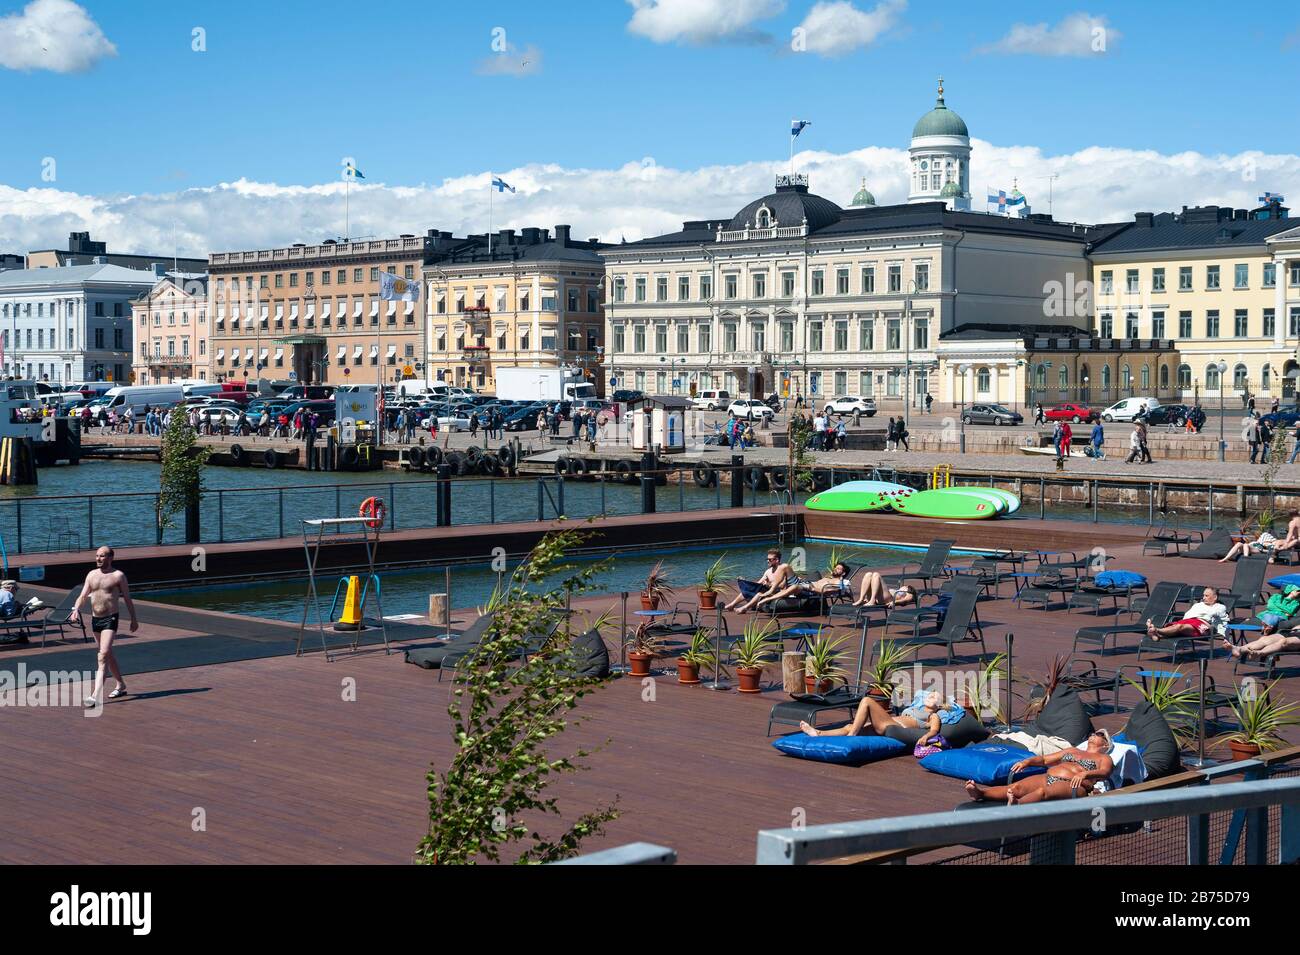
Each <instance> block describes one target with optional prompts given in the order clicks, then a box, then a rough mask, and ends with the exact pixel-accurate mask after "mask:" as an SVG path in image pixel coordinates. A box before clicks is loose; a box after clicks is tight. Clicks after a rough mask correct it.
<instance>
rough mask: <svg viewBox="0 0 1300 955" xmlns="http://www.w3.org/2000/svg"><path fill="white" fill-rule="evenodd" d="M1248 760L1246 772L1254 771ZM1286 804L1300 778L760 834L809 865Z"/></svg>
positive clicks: (764, 855) (768, 849) (787, 857)
mask: <svg viewBox="0 0 1300 955" xmlns="http://www.w3.org/2000/svg"><path fill="white" fill-rule="evenodd" d="M1250 762H1251V761H1244V762H1243V763H1242V764H1241V768H1242V769H1243V771H1244V770H1246V769H1248V768H1250ZM1275 804H1283V805H1287V806H1300V778H1287V779H1268V780H1255V781H1250V782H1238V783H1224V784H1222V785H1216V786H1192V787H1183V788H1180V789H1172V790H1165V791H1161V792H1134V793H1128V792H1123V791H1121V792H1118V793H1116V794H1114V795H1113V796H1110V797H1108V798H1107V799H1106V800H1105V802H1104V803H1103V802H1100V801H1099V800H1094V799H1075V800H1070V801H1068V802H1066V801H1062V802H1039V803H1033V804H1030V805H1013V806H994V807H990V808H987V809H983V810H981V811H978V812H968V813H953V812H935V813H926V814H923V815H919V816H898V817H892V818H887V819H872V820H865V821H859V822H845V823H835V824H830V825H821V826H809V827H807V828H804V829H767V830H763V831H760V832H759V833H758V847H757V856H756V861H757V862H758V864H760V865H807V864H809V863H811V862H816V861H819V860H823V859H833V858H840V857H843V856H850V855H857V854H860V853H868V852H886V851H890V850H894V849H903V848H910V847H918V846H931V847H933V846H946V845H958V844H963V843H969V842H974V841H979V840H988V839H1007V838H1016V837H1026V836H1043V835H1049V834H1053V833H1068V832H1076V831H1080V830H1088V829H1090V828H1091V826H1092V824H1093V822H1094V820H1095V818H1096V815H1095V813H1096V811H1097V810H1098V809H1101V808H1103V807H1104V811H1105V815H1106V823H1107V825H1108V826H1116V825H1123V824H1125V823H1134V822H1137V823H1141V822H1146V821H1148V820H1154V819H1163V818H1167V817H1169V816H1200V815H1207V814H1209V813H1212V812H1224V811H1230V810H1236V809H1257V808H1260V807H1263V806H1270V805H1275Z"/></svg>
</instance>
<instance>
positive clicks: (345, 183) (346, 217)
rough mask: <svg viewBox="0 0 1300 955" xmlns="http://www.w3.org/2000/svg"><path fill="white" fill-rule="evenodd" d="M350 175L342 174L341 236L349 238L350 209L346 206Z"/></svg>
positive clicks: (350, 184)
mask: <svg viewBox="0 0 1300 955" xmlns="http://www.w3.org/2000/svg"><path fill="white" fill-rule="evenodd" d="M351 191H352V176H351V175H350V174H348V173H345V174H344V176H343V238H344V239H345V240H346V239H348V238H349V236H350V233H351V232H352V220H351V210H350V209H349V208H348V199H350V198H351V196H350V193H351Z"/></svg>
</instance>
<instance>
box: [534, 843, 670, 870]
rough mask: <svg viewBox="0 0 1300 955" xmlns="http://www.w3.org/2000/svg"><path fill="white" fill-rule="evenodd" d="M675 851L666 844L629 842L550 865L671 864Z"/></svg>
mask: <svg viewBox="0 0 1300 955" xmlns="http://www.w3.org/2000/svg"><path fill="white" fill-rule="evenodd" d="M676 861H677V853H676V851H675V850H673V849H669V848H667V847H666V846H656V845H654V844H652V843H649V842H630V843H628V844H627V845H625V846H618V847H617V848H614V849H604V850H602V851H600V852H591V853H588V854H587V855H581V856H575V857H574V858H572V859H565V860H563V861H561V862H552V863H551V865H672V864H673V863H674V862H676Z"/></svg>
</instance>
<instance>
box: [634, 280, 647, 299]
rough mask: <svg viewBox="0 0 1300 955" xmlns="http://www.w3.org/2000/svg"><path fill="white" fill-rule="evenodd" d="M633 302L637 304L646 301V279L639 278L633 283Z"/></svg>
mask: <svg viewBox="0 0 1300 955" xmlns="http://www.w3.org/2000/svg"><path fill="white" fill-rule="evenodd" d="M632 289H633V291H632V300H633V301H635V302H644V301H645V278H644V277H640V276H638V277H637V278H636V279H634V280H633V283H632Z"/></svg>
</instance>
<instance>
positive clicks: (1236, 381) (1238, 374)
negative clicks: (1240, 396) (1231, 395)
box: [1232, 365, 1246, 391]
mask: <svg viewBox="0 0 1300 955" xmlns="http://www.w3.org/2000/svg"><path fill="white" fill-rule="evenodd" d="M1232 387H1233V390H1234V391H1245V390H1246V366H1245V365H1237V366H1236V367H1234V368H1233V369H1232Z"/></svg>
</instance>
